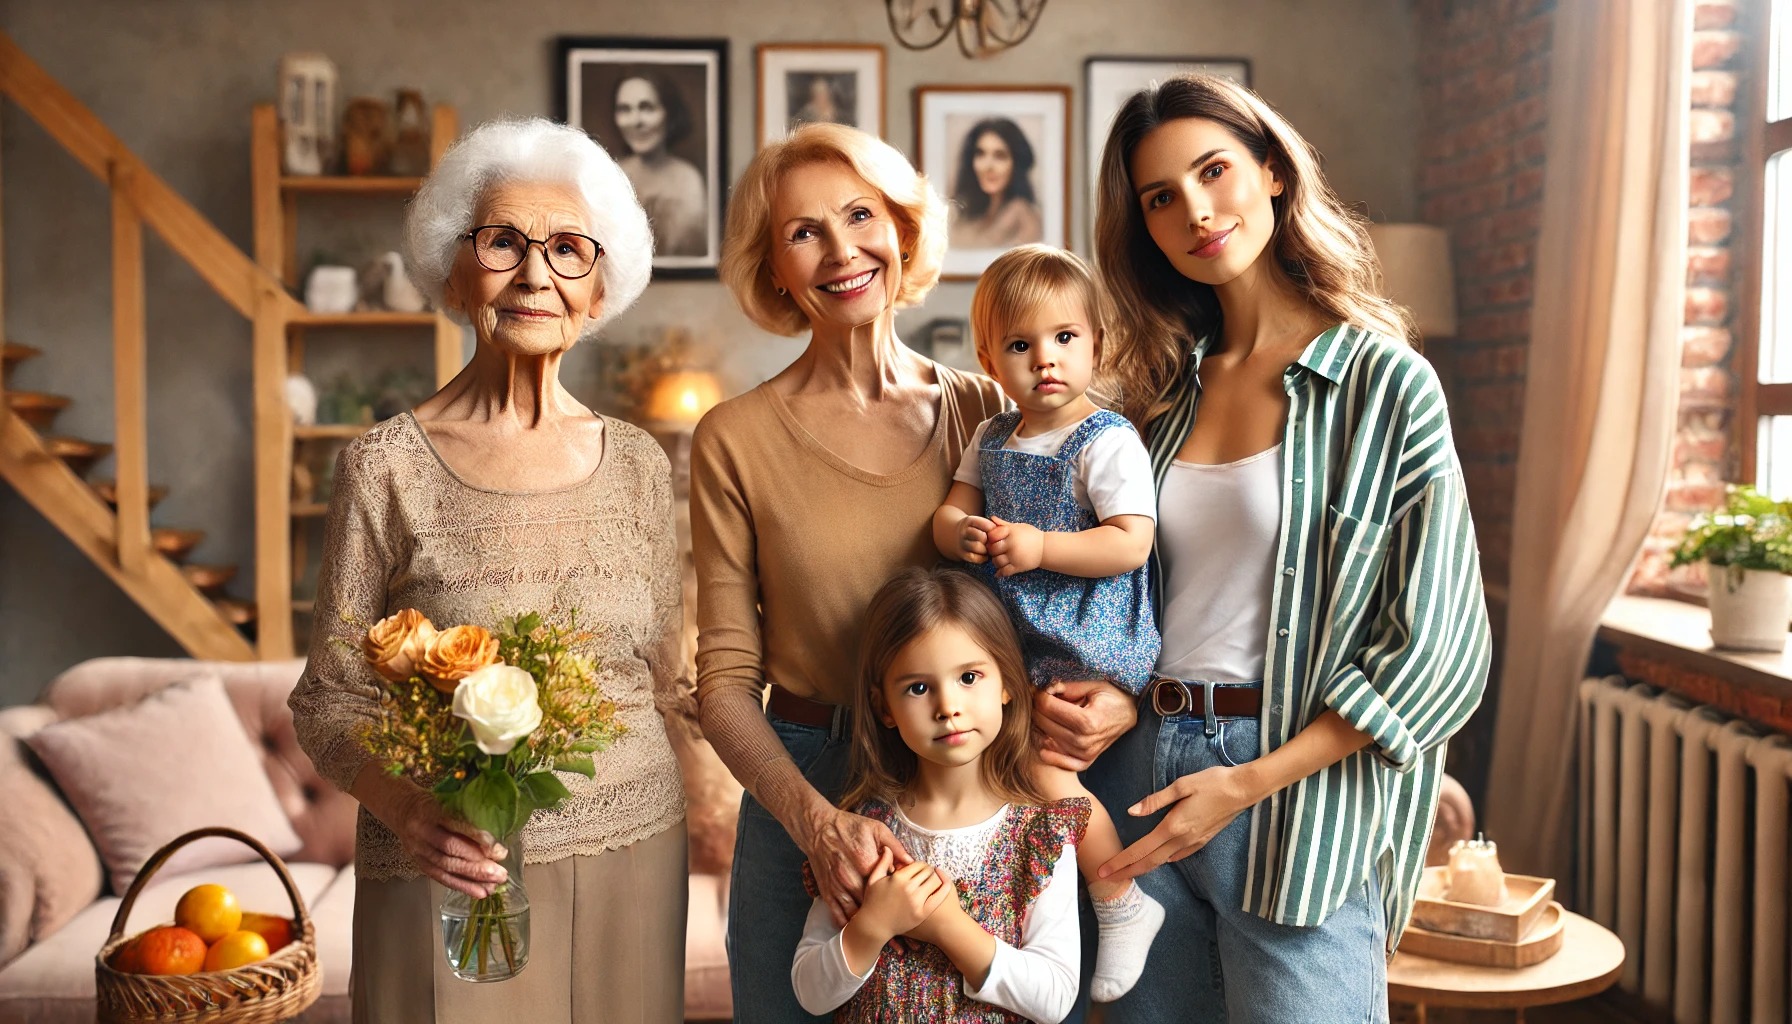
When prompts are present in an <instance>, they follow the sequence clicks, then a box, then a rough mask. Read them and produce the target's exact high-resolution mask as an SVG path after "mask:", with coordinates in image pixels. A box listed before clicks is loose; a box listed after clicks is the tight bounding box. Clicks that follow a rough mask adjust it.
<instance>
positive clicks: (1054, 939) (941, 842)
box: [790, 805, 1082, 1021]
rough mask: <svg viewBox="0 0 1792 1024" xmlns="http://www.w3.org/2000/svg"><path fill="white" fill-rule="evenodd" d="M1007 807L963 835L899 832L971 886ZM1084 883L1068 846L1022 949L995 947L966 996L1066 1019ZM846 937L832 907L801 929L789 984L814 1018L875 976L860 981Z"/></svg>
mask: <svg viewBox="0 0 1792 1024" xmlns="http://www.w3.org/2000/svg"><path fill="white" fill-rule="evenodd" d="M1009 811H1010V808H1009V806H1006V805H1005V806H1003V807H1002V809H1001V810H999V811H997V812H996V813H995V814H994V815H992V816H991V817H990V818H988V819H987V820H984V821H981V822H978V823H977V824H975V825H966V826H965V827H963V828H952V829H930V828H924V827H922V826H920V825H917V824H915V823H914V822H912V821H910V820H908V816H907V815H905V814H902V813H901V811H900V810H898V811H897V814H898V815H899V816H900V817H899V819H898V821H897V822H896V825H895V828H894V830H893V831H894V832H895V833H896V838H897V839H899V840H901V841H902V844H903V846H904V848H906V849H907V850H908V851H909V852H910V853H911V854H913V855H914V856H915V857H917V858H919V859H921V860H923V861H925V862H926V863H928V864H933V865H935V866H937V867H940V868H941V869H943V870H945V871H947V872H948V873H950V874H951V875H952V876H953V877H955V878H963V879H966V880H969V879H970V878H971V877H973V874H974V872H975V871H976V870H977V867H978V866H980V865H982V864H984V863H986V862H987V861H988V859H989V845H990V843H991V842H992V841H993V840H994V838H995V837H996V835H997V834H998V831H999V828H1000V826H1001V825H1002V823H1003V822H1004V821H1005V820H1006V819H1007V817H1008V814H1009ZM1081 882H1082V879H1081V877H1080V876H1079V875H1078V874H1077V866H1076V846H1075V844H1073V843H1065V844H1064V848H1063V850H1062V851H1061V852H1060V853H1059V854H1058V863H1057V864H1056V865H1054V866H1053V868H1052V876H1051V879H1050V880H1049V881H1047V882H1046V883H1045V888H1043V889H1041V890H1040V892H1039V895H1038V896H1036V897H1034V899H1033V904H1032V906H1030V907H1028V908H1027V909H1026V911H1025V912H1024V913H1022V915H1021V922H1020V945H1019V946H1011V945H1009V944H1008V943H1006V942H1003V941H1002V940H1001V939H997V940H996V955H995V958H994V959H993V960H991V961H990V962H989V975H988V976H987V977H985V978H984V979H983V986H982V987H981V988H972V987H971V981H970V979H969V978H966V979H965V980H964V994H965V995H967V996H969V997H971V998H972V999H975V1000H977V1001H979V1002H984V1003H989V1004H990V1005H992V1006H999V1007H1001V1008H1002V1009H1004V1010H1009V1011H1011V1012H1013V1013H1017V1014H1019V1015H1020V1016H1022V1017H1025V1018H1026V1019H1028V1020H1044V1021H1055V1020H1063V1019H1064V1017H1065V1016H1066V1015H1067V1014H1069V1013H1070V1008H1071V1006H1072V1005H1073V1004H1074V1003H1075V1002H1076V992H1077V975H1078V971H1079V970H1080V968H1081V963H1082V932H1081V930H1080V929H1079V927H1078V924H1077V916H1076V914H1077V911H1076V893H1077V888H1078V886H1079V885H1080V884H1081ZM840 936H841V930H840V929H839V928H836V927H834V918H833V916H832V915H831V914H829V913H828V908H827V904H825V903H823V902H821V901H820V900H816V901H814V903H813V904H812V905H811V906H810V907H809V917H808V919H807V920H806V921H804V923H803V937H802V940H801V941H800V942H798V943H797V947H796V958H795V960H794V962H793V963H792V964H791V967H790V984H791V987H792V988H794V989H795V990H796V998H797V1002H799V1003H801V1004H802V1005H803V1009H805V1010H808V1011H809V1012H810V1013H813V1014H826V1013H830V1012H832V1011H833V1010H834V1009H835V1008H836V1007H838V1006H840V1005H841V1004H842V1003H844V1002H846V1001H847V1000H848V999H851V998H852V997H853V994H854V993H855V992H857V991H858V990H859V989H860V987H861V986H863V985H864V984H865V982H866V981H867V980H869V979H870V977H871V974H872V972H874V971H876V970H877V964H876V963H873V964H872V965H871V966H870V967H869V968H868V969H867V970H866V971H865V973H864V974H854V973H853V972H852V968H850V967H848V966H847V964H846V946H845V943H844V941H843V940H842V939H841V937H840Z"/></svg>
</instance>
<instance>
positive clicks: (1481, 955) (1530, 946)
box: [1400, 876, 1563, 970]
mask: <svg viewBox="0 0 1792 1024" xmlns="http://www.w3.org/2000/svg"><path fill="white" fill-rule="evenodd" d="M1508 878H1510V876H1508ZM1562 924H1563V918H1562V905H1561V904H1560V903H1556V902H1554V901H1553V900H1552V901H1550V902H1549V903H1546V904H1544V906H1543V914H1542V916H1541V917H1539V918H1538V919H1537V927H1536V928H1535V929H1533V930H1532V931H1531V933H1530V934H1528V935H1526V936H1525V937H1524V939H1523V940H1522V941H1520V942H1515V943H1514V942H1491V941H1488V940H1487V939H1468V938H1463V937H1462V936H1460V935H1446V934H1443V933H1441V932H1433V931H1427V930H1426V929H1424V928H1419V927H1417V926H1414V927H1410V928H1408V929H1406V934H1405V935H1404V936H1402V937H1401V939H1400V952H1402V953H1412V954H1414V955H1415V956H1428V957H1430V958H1431V959H1433V960H1449V961H1451V962H1453V963H1459V964H1474V965H1475V966H1477V967H1505V968H1510V969H1514V970H1515V969H1517V968H1520V967H1529V966H1531V965H1532V964H1540V963H1542V962H1543V961H1545V960H1548V959H1549V958H1550V957H1552V956H1555V955H1556V953H1557V952H1559V951H1560V950H1561V948H1562Z"/></svg>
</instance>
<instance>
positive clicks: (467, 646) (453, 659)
mask: <svg viewBox="0 0 1792 1024" xmlns="http://www.w3.org/2000/svg"><path fill="white" fill-rule="evenodd" d="M497 663H498V638H497V637H495V636H493V635H491V633H489V632H487V631H486V630H485V629H484V628H482V627H479V626H455V627H453V628H451V629H444V630H442V631H441V632H440V633H437V634H436V635H435V637H434V638H433V639H431V640H430V642H429V646H428V647H426V648H424V651H423V656H422V658H420V659H419V660H418V662H417V671H419V672H421V673H422V674H423V677H424V678H425V679H428V680H429V682H430V685H432V686H434V687H435V688H436V689H438V690H440V691H442V692H443V693H453V692H454V688H455V687H457V686H459V685H460V681H461V680H462V679H465V678H467V677H468V676H470V675H472V674H473V673H475V672H477V671H479V670H480V669H482V668H484V667H486V666H487V665H495V664H497Z"/></svg>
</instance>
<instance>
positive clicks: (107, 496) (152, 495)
mask: <svg viewBox="0 0 1792 1024" xmlns="http://www.w3.org/2000/svg"><path fill="white" fill-rule="evenodd" d="M93 489H94V490H95V491H96V492H98V494H99V496H100V500H101V501H103V502H105V503H106V504H108V505H111V506H112V507H113V508H117V507H118V484H117V483H115V482H114V481H113V480H112V479H111V478H109V477H108V478H107V479H104V480H95V481H93ZM167 496H168V488H166V487H158V486H155V485H151V486H150V488H149V507H150V508H155V507H156V506H157V505H160V504H161V503H162V499H163V498H166V497H167Z"/></svg>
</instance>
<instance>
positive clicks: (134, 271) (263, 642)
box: [0, 32, 304, 658]
mask: <svg viewBox="0 0 1792 1024" xmlns="http://www.w3.org/2000/svg"><path fill="white" fill-rule="evenodd" d="M0 95H4V96H5V97H6V98H7V99H10V100H12V101H13V102H14V103H16V104H18V105H19V107H20V108H21V109H23V110H24V111H25V112H26V113H27V114H28V115H30V116H31V118H32V119H33V120H34V121H36V122H37V123H38V124H39V125H41V126H42V127H43V129H44V130H45V131H46V132H48V133H49V135H50V136H51V138H53V139H55V140H56V141H57V142H58V143H59V144H60V145H61V146H62V148H63V149H65V150H67V151H68V152H69V153H70V154H71V155H72V156H74V158H75V159H76V160H77V161H78V162H79V163H80V164H81V165H82V166H83V167H85V168H87V170H88V171H89V172H91V173H92V174H93V175H94V176H95V177H96V178H98V179H99V180H100V181H102V182H104V183H105V184H106V185H107V186H108V188H109V189H110V192H111V201H112V355H113V387H114V399H113V402H114V413H115V416H116V432H117V436H116V438H115V439H114V452H115V459H116V461H117V483H116V487H117V513H116V516H115V517H114V518H115V522H116V526H115V527H114V535H113V536H112V537H111V538H109V539H110V544H111V552H110V553H111V555H112V557H113V559H115V562H114V564H113V565H106V564H104V562H102V568H104V569H106V570H107V571H108V572H109V573H111V572H113V571H114V570H116V572H117V574H118V575H114V579H117V580H118V581H119V582H120V584H121V585H126V589H127V591H129V592H131V593H132V596H133V597H135V598H136V599H137V600H138V602H139V603H140V604H143V605H144V610H145V611H147V612H148V613H149V614H150V615H151V616H152V617H153V618H155V619H156V621H157V622H158V623H160V624H161V625H162V626H163V628H165V629H167V630H168V631H169V632H170V633H171V634H173V635H174V636H175V638H176V639H177V640H179V641H181V643H182V644H183V646H185V647H187V649H188V650H189V651H193V652H194V653H196V654H198V653H201V651H202V650H203V651H205V652H209V654H210V655H211V656H226V657H229V656H237V657H252V656H254V655H255V654H257V653H259V656H260V657H263V658H276V657H288V656H290V655H291V653H292V566H291V559H290V554H289V550H288V549H289V540H288V536H287V530H290V524H286V529H284V530H283V529H280V528H279V526H280V525H281V524H280V523H279V522H278V521H277V520H278V517H274V516H259V515H258V516H256V524H257V525H256V539H255V597H256V604H257V606H258V622H257V648H256V649H254V650H252V649H250V648H249V647H248V645H247V644H246V643H241V644H240V651H239V650H237V649H236V648H233V646H232V644H231V643H230V642H229V640H228V639H226V638H224V637H223V636H222V635H221V634H219V633H217V631H216V628H215V627H216V626H217V625H220V624H221V625H222V626H223V627H224V629H225V630H226V631H228V633H229V634H230V636H233V637H235V636H236V633H235V629H234V627H231V626H230V625H229V623H228V622H226V621H225V620H224V618H223V617H222V616H221V615H219V614H217V612H216V610H215V609H211V608H210V605H209V603H207V604H206V606H205V607H206V610H209V611H210V612H211V616H210V617H211V618H215V619H216V623H213V622H209V621H205V620H206V616H205V615H203V614H201V613H200V612H199V611H198V610H197V608H196V606H195V605H193V604H192V603H186V604H185V605H184V606H183V607H180V608H158V607H155V606H154V605H155V604H157V603H158V602H156V601H154V600H146V599H145V596H144V595H145V593H147V592H148V591H146V590H145V589H144V588H142V587H132V586H130V585H128V584H129V583H130V582H131V581H133V580H135V581H137V582H139V583H141V582H142V581H143V579H144V577H145V574H146V573H147V574H148V575H149V576H151V577H155V578H157V579H158V580H160V581H162V582H166V574H167V572H168V571H174V572H175V573H176V575H178V570H172V566H171V565H169V564H168V563H166V562H165V561H163V560H162V559H160V558H159V557H158V556H152V552H153V547H152V541H151V533H150V527H149V443H148V421H147V415H146V404H147V384H146V380H147V371H146V365H147V353H146V338H145V333H146V332H145V323H146V321H145V308H144V274H143V229H144V227H145V226H147V227H148V228H149V229H150V230H152V231H154V232H155V233H156V235H157V236H159V237H160V238H161V239H162V241H163V242H165V243H166V244H167V245H168V247H169V248H170V249H172V250H173V251H174V252H175V254H176V255H178V256H179V257H180V258H181V259H182V260H183V261H185V262H186V263H187V264H188V265H190V266H191V267H192V268H193V269H194V270H195V271H196V272H197V273H198V274H199V276H200V278H201V279H203V280H204V281H205V282H206V284H208V285H209V286H210V287H211V289H212V290H213V291H214V292H216V293H217V294H218V295H219V296H220V297H221V298H223V300H224V301H225V302H227V303H229V304H230V306H231V308H233V309H235V310H236V311H237V312H238V313H239V314H241V315H242V316H243V317H245V318H247V319H248V320H250V321H251V322H252V323H253V325H254V335H253V337H254V341H253V365H254V372H253V379H254V385H253V387H254V407H255V449H256V459H255V500H256V503H257V505H264V504H266V503H268V502H270V501H272V502H276V503H277V502H278V501H279V500H280V499H281V498H282V497H283V495H284V491H285V488H286V487H287V486H288V483H287V481H288V479H289V477H290V475H291V472H290V467H289V465H288V463H289V462H290V461H291V451H292V448H291V429H292V428H291V420H290V418H289V417H288V416H287V415H286V414H285V401H284V399H283V397H282V396H283V386H284V382H285V379H286V350H285V345H284V338H285V332H286V325H287V324H288V323H289V322H290V321H291V320H292V319H293V318H295V317H296V316H298V315H300V314H301V313H303V312H304V307H303V306H302V305H300V304H299V302H298V301H297V300H295V299H294V298H292V296H290V295H288V294H287V292H286V290H285V288H284V287H283V286H282V285H281V283H280V282H279V281H278V280H277V279H276V278H275V277H274V276H273V275H272V274H270V273H269V272H268V271H266V270H265V269H263V268H262V267H261V266H259V265H257V264H256V263H255V261H254V260H252V259H250V258H249V257H248V256H247V255H246V254H244V253H243V252H242V250H240V249H238V248H237V247H236V246H235V245H234V244H232V243H231V241H230V240H229V239H228V238H226V237H225V236H224V234H223V233H222V232H220V231H219V230H218V229H217V228H216V227H215V226H213V225H212V223H211V222H210V221H209V220H207V219H206V218H205V216H204V215H203V214H201V213H200V212H199V211H198V210H196V209H195V208H194V207H193V206H192V205H191V204H190V203H188V202H187V201H186V200H185V199H184V198H182V197H181V196H180V194H179V193H178V192H176V191H174V189H172V188H171V187H169V185H168V184H167V183H166V182H165V181H163V180H162V179H161V177H160V176H158V175H157V174H156V173H155V172H154V171H152V170H151V169H150V168H149V167H148V166H147V165H146V164H144V163H143V161H142V160H140V159H139V158H138V157H137V156H136V155H135V154H134V153H132V152H131V151H130V149H129V148H127V147H126V146H125V145H124V143H123V142H122V141H121V140H120V139H119V138H118V137H117V136H116V135H114V134H113V133H112V131H111V130H110V129H108V128H107V127H106V126H105V124H104V123H103V122H101V121H100V120H99V118H98V117H96V116H95V115H94V114H93V112H92V111H90V110H88V109H87V107H86V106H84V105H83V104H82V103H81V102H80V101H79V100H77V99H75V97H74V96H73V95H72V94H71V93H69V92H68V90H66V89H64V88H63V87H62V85H61V84H60V83H58V82H57V81H56V80H55V79H54V78H52V77H51V76H50V75H49V74H48V73H47V72H45V71H44V69H43V68H42V67H40V66H39V65H38V64H37V63H36V62H35V61H33V60H32V59H31V58H30V57H29V56H27V55H26V54H25V52H24V51H23V50H21V49H20V48H19V47H18V46H17V44H15V43H14V42H13V40H12V38H11V37H10V36H8V35H6V34H5V33H4V32H0ZM0 295H4V289H3V288H0ZM4 323H5V320H4V310H3V309H0V337H4V333H3V327H4ZM3 387H4V385H3V384H0V388H3ZM3 399H4V392H3V391H0V421H3V422H0V427H4V428H6V431H5V433H6V436H7V440H8V442H9V444H10V442H11V441H14V440H16V438H17V435H16V430H15V428H17V427H19V426H20V424H17V423H13V422H11V418H12V415H13V414H12V413H11V412H10V410H8V409H7V408H6V406H5V405H4V402H3ZM9 450H16V446H14V448H13V449H9ZM63 496H64V497H70V496H68V495H66V494H64V495H63ZM93 501H94V502H95V503H97V502H98V499H97V497H96V498H94V499H93ZM76 504H81V503H80V502H78V501H77V502H76ZM77 512H78V514H77V516H76V518H78V519H80V520H82V522H83V523H84V524H85V527H86V528H88V529H89V530H90V529H91V528H92V527H93V525H94V524H95V523H96V522H97V520H95V519H94V518H93V516H92V514H91V512H92V510H91V509H86V508H85V507H83V508H80V509H78V510H77ZM46 514H47V513H46ZM75 532H79V531H75ZM75 532H71V537H72V538H73V539H76V541H77V544H81V543H82V540H83V538H81V537H76V536H75ZM86 539H88V540H91V539H92V538H86ZM87 550H88V554H89V556H90V557H95V554H96V553H95V552H94V551H93V550H91V549H87ZM96 561H100V559H99V558H97V557H96ZM121 576H122V577H123V578H120V577H121ZM152 589H153V588H152ZM163 590H164V591H165V590H166V588H163ZM192 596H193V598H194V600H195V601H198V600H199V598H198V595H197V592H196V591H195V592H193V595H192ZM237 639H238V640H239V641H240V637H237ZM196 648H198V649H196Z"/></svg>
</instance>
